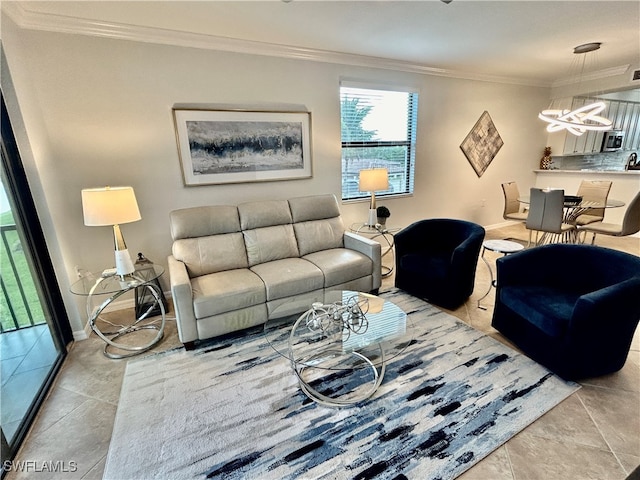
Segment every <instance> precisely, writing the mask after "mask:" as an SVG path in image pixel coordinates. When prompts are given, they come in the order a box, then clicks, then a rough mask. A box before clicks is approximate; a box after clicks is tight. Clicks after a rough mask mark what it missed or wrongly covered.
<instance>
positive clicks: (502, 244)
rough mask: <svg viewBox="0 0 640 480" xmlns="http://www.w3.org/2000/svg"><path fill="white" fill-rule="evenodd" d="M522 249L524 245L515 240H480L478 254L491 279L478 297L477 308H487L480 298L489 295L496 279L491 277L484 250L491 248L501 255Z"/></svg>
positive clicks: (491, 272) (491, 271) (491, 273)
mask: <svg viewBox="0 0 640 480" xmlns="http://www.w3.org/2000/svg"><path fill="white" fill-rule="evenodd" d="M523 249H524V247H523V246H522V245H520V244H519V243H516V242H512V241H510V240H485V241H484V242H482V255H480V258H482V261H483V262H484V263H485V265H486V266H487V268H488V269H489V277H490V279H491V281H490V282H489V288H488V289H487V292H486V293H485V294H484V295H483V296H482V297H480V298H479V299H478V308H479V309H481V310H486V309H487V307H484V306H482V305H481V304H480V302H482V300H484V299H485V298H486V297H487V295H489V293H490V292H491V288H492V287H495V286H496V280H495V279H494V278H493V270H492V269H491V265H490V264H489V262H488V261H487V259H486V258H485V256H484V254H485V252H486V251H487V250H491V251H492V252H498V253H502V254H503V255H509V254H511V253H515V252H518V251H520V250H523Z"/></svg>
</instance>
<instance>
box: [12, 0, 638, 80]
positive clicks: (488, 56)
mask: <svg viewBox="0 0 640 480" xmlns="http://www.w3.org/2000/svg"><path fill="white" fill-rule="evenodd" d="M2 3H3V9H4V4H9V3H13V2H6V1H3V2H2ZM17 4H18V5H19V10H20V11H21V12H22V14H24V15H27V16H29V15H31V16H34V15H35V16H36V17H37V18H38V19H39V21H40V23H42V22H45V23H46V20H47V19H58V20H60V19H61V18H64V19H65V21H66V22H67V23H69V22H71V23H72V22H73V21H74V20H78V19H81V20H91V21H94V22H95V21H98V22H101V23H102V24H103V25H112V24H113V25H115V24H117V25H128V26H138V27H152V28H153V29H162V31H163V32H165V33H166V32H167V31H174V32H176V33H178V32H190V33H195V34H203V35H212V36H215V37H218V38H223V39H224V40H225V41H228V39H237V40H245V41H247V40H248V41H250V42H251V43H253V42H259V43H260V44H264V43H266V44H270V45H277V46H290V47H297V48H298V49H305V50H308V51H309V52H318V51H321V52H323V53H331V54H334V53H340V54H349V55H358V56H365V57H375V58H383V59H388V60H394V61H399V62H401V63H402V64H410V65H413V66H418V67H421V68H423V69H425V71H428V70H429V69H442V70H444V71H445V72H447V73H448V74H461V75H463V76H464V75H466V76H476V77H480V78H481V77H486V78H494V79H504V80H505V81H513V82H517V83H524V84H530V85H541V86H551V85H554V83H557V82H559V81H561V80H562V79H563V78H565V79H566V78H567V77H569V76H571V75H573V77H574V78H575V76H576V70H575V63H574V62H575V61H576V59H577V57H578V56H577V55H575V54H574V53H573V47H575V46H577V45H580V44H583V43H588V42H602V47H601V49H600V50H598V51H597V52H594V53H590V54H587V56H586V57H585V56H584V55H583V56H580V60H583V59H584V60H588V61H585V73H586V72H587V71H588V70H589V69H594V68H595V69H596V70H597V71H599V72H600V71H605V70H607V69H611V68H614V67H622V66H625V65H630V66H631V67H630V68H640V1H638V0H631V1H613V0H601V1H594V2H591V1H584V0H574V1H545V0H535V1H519V0H511V1H484V0H453V1H452V3H450V4H445V3H443V2H441V1H439V0H414V1H404V2H400V1H310V0H291V1H280V0H271V1H267V0H263V1H232V2H224V1H195V2H189V1H156V2H148V1H144V2H141V1H133V2H125V1H106V2H105V1H87V0H85V1H76V2H58V1H56V2H31V1H28V2H17ZM369 60H371V59H369ZM629 75H631V73H629Z"/></svg>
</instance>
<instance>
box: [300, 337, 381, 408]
mask: <svg viewBox="0 0 640 480" xmlns="http://www.w3.org/2000/svg"><path fill="white" fill-rule="evenodd" d="M380 354H381V355H384V352H383V351H382V348H380ZM344 355H345V354H344V353H343V352H341V351H338V350H335V351H328V352H323V353H320V354H318V355H315V356H314V357H312V358H308V359H306V360H305V363H304V364H303V363H296V362H294V361H292V362H291V366H292V368H293V371H294V372H295V374H296V376H297V377H298V383H299V384H300V390H302V392H303V393H304V394H305V395H306V396H307V397H309V398H310V399H311V400H313V401H314V402H317V403H319V404H321V405H324V406H327V407H345V406H349V405H355V404H356V403H360V402H363V401H364V400H367V399H368V398H370V397H371V396H372V395H373V394H374V393H376V391H377V390H378V387H379V386H380V384H381V383H382V379H383V378H384V372H385V364H384V358H382V362H381V363H380V364H379V365H377V366H376V365H375V364H374V363H373V362H372V361H371V360H369V359H368V358H367V357H365V356H364V355H362V354H360V353H358V352H351V356H352V357H355V358H356V361H359V362H361V363H362V365H361V366H359V367H358V369H357V371H356V370H352V369H349V370H348V373H349V374H354V373H355V374H356V375H357V374H358V373H359V370H364V369H367V370H370V372H371V374H372V377H373V379H372V381H370V382H363V383H360V384H357V385H353V384H351V383H349V382H344V383H345V384H349V386H350V387H351V390H350V392H348V393H346V394H344V395H337V396H333V397H330V396H328V395H324V394H322V393H320V392H319V391H318V390H316V389H315V388H313V387H312V386H311V383H312V382H319V383H320V384H325V385H326V383H324V381H323V378H324V377H325V376H330V375H332V374H334V373H335V370H332V369H331V368H328V369H327V368H326V367H322V364H323V363H324V362H325V361H326V359H327V356H333V357H334V358H337V357H344ZM315 362H317V367H316V366H315V365H314V366H310V365H311V364H313V363H315ZM321 372H324V375H322V376H319V375H317V374H318V373H321ZM356 372H357V373H356ZM313 373H315V374H316V375H315V376H313V375H312V374H313ZM343 373H344V372H343ZM307 375H309V376H310V377H311V376H313V378H312V379H310V378H307ZM343 380H344V379H343ZM354 387H355V388H354ZM355 390H358V392H357V393H354V391H355ZM360 390H362V391H360Z"/></svg>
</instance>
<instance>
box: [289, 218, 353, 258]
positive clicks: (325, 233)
mask: <svg viewBox="0 0 640 480" xmlns="http://www.w3.org/2000/svg"><path fill="white" fill-rule="evenodd" d="M293 230H294V231H295V234H296V240H297V242H298V251H299V252H300V256H305V255H308V254H309V253H313V252H319V251H320V250H327V249H331V248H341V247H343V246H344V243H343V242H344V239H343V237H344V225H343V224H342V219H341V218H340V217H334V218H327V219H325V220H312V221H309V222H302V223H294V224H293Z"/></svg>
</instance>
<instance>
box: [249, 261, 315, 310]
mask: <svg viewBox="0 0 640 480" xmlns="http://www.w3.org/2000/svg"><path fill="white" fill-rule="evenodd" d="M251 271H253V272H254V273H256V274H257V275H258V276H259V277H260V278H261V279H262V281H263V282H264V285H265V288H266V292H267V300H268V301H270V300H276V299H278V298H284V297H289V296H292V295H298V294H299V293H305V292H309V291H312V290H317V289H320V288H322V287H323V285H324V275H323V274H322V271H321V270H320V269H319V268H318V267H316V266H315V265H314V264H313V263H311V262H309V261H307V260H304V259H302V258H285V259H282V260H275V261H273V262H267V263H261V264H259V265H254V266H253V267H251Z"/></svg>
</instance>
